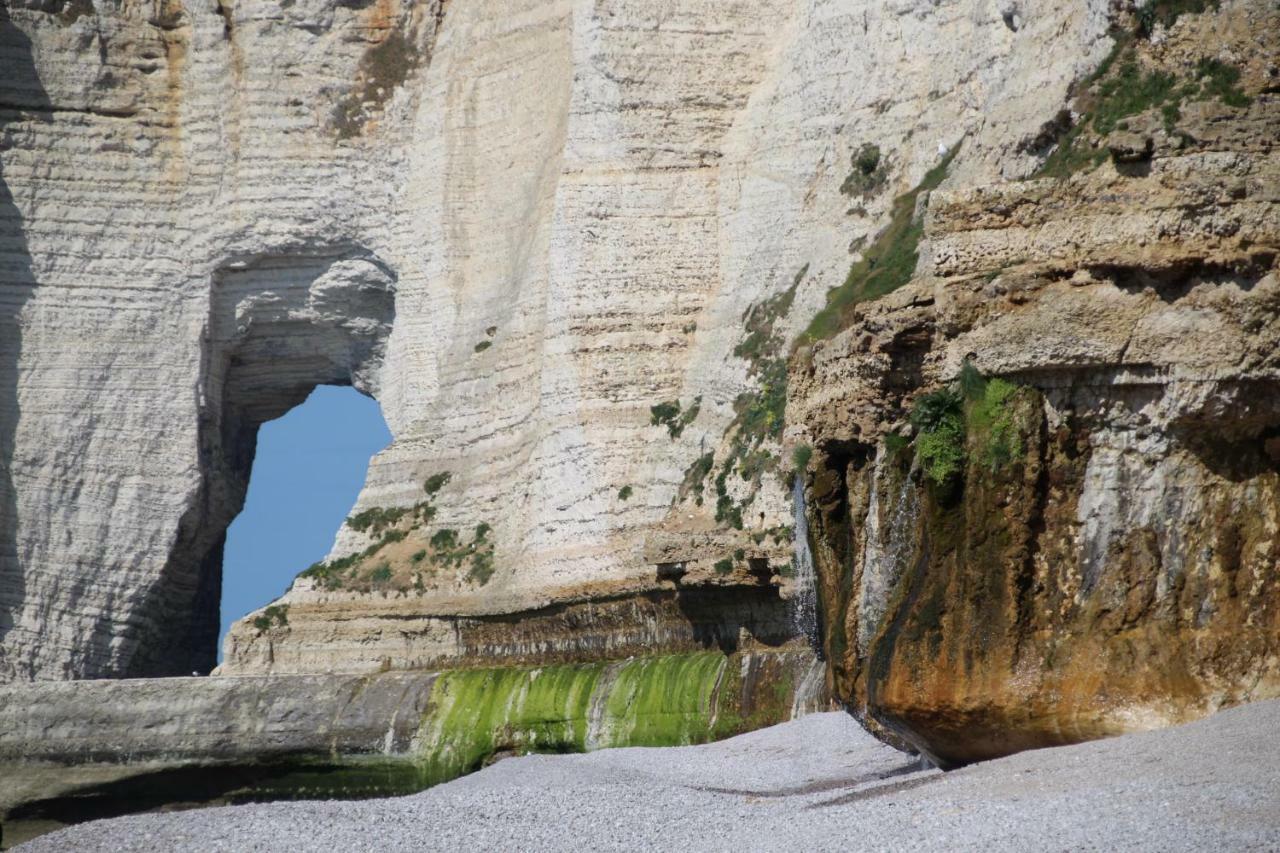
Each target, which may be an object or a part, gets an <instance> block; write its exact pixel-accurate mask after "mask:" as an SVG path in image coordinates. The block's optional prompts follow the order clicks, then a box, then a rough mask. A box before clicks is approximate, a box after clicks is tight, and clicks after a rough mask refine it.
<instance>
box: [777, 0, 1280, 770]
mask: <svg viewBox="0 0 1280 853" xmlns="http://www.w3.org/2000/svg"><path fill="white" fill-rule="evenodd" d="M1278 44H1280V17H1278V13H1277V12H1276V10H1275V9H1274V8H1271V7H1267V6H1266V4H1247V3H1242V4H1224V5H1223V9H1222V10H1221V11H1220V12H1219V13H1218V14H1217V15H1205V16H1192V17H1188V18H1183V19H1181V20H1179V22H1178V23H1177V24H1176V25H1175V26H1174V27H1173V28H1172V30H1171V31H1170V32H1169V33H1168V37H1167V38H1166V39H1165V40H1163V41H1158V42H1139V43H1137V45H1136V46H1135V45H1130V46H1128V47H1125V48H1124V49H1123V50H1122V52H1121V53H1120V54H1119V55H1118V57H1117V63H1118V64H1115V65H1113V67H1112V71H1111V72H1110V73H1109V74H1105V75H1103V76H1102V77H1100V78H1099V80H1098V81H1097V82H1096V83H1095V84H1094V86H1095V88H1094V89H1093V90H1092V92H1093V94H1094V96H1095V97H1096V100H1095V101H1094V109H1095V110H1096V112H1094V113H1091V114H1089V115H1092V116H1093V118H1092V119H1091V120H1090V121H1081V125H1082V126H1084V127H1086V130H1085V134H1086V135H1087V134H1088V133H1089V132H1090V130H1096V129H1097V128H1098V127H1099V126H1100V125H1102V124H1103V121H1102V117H1103V116H1105V115H1106V110H1107V109H1109V107H1108V102H1107V100H1106V92H1107V91H1108V89H1107V86H1108V85H1109V84H1108V81H1109V80H1115V79H1123V78H1126V77H1127V78H1128V79H1130V80H1132V79H1133V77H1134V74H1133V73H1131V72H1130V71H1127V70H1126V64H1127V63H1130V62H1132V63H1134V65H1133V66H1132V67H1133V68H1136V69H1141V71H1140V72H1137V73H1140V74H1147V73H1160V74H1166V75H1168V77H1169V78H1170V79H1172V80H1173V81H1175V86H1176V87H1178V88H1176V89H1175V88H1173V87H1170V91H1183V90H1182V89H1181V87H1186V89H1185V94H1184V95H1181V96H1179V97H1180V98H1181V103H1178V104H1175V106H1176V109H1174V110H1169V109H1165V108H1164V107H1162V104H1161V102H1160V101H1156V102H1155V103H1153V104H1150V108H1149V109H1146V110H1144V111H1141V112H1139V111H1133V112H1134V114H1133V115H1129V116H1127V117H1126V118H1125V119H1123V122H1124V123H1125V124H1127V128H1118V127H1117V129H1116V132H1119V133H1122V134H1123V133H1129V134H1136V135H1137V136H1138V137H1139V139H1140V140H1141V144H1136V145H1135V144H1130V142H1131V140H1128V138H1127V137H1123V138H1121V139H1120V141H1119V142H1116V141H1115V139H1114V137H1108V139H1111V140H1112V142H1111V143H1107V142H1106V141H1105V140H1101V139H1099V140H1098V141H1097V142H1095V143H1094V147H1092V148H1090V147H1083V146H1082V148H1081V149H1080V151H1079V152H1077V153H1080V152H1083V156H1081V157H1079V158H1078V160H1077V162H1076V163H1075V164H1074V165H1071V166H1070V169H1069V173H1067V174H1059V175H1055V176H1052V177H1046V178H1043V179H1039V180H1033V181H1025V182H1014V183H1006V184H1001V185H994V186H990V187H986V188H980V189H972V190H964V189H957V190H953V191H938V192H935V193H934V194H933V195H932V196H931V197H930V198H929V202H928V209H927V213H926V214H925V242H924V249H923V257H924V260H923V262H922V265H921V267H920V269H919V271H918V275H917V277H916V279H915V281H913V282H912V283H911V284H910V285H908V286H907V287H904V288H902V289H901V290H898V291H896V292H894V293H893V294H891V295H890V296H888V297H886V298H883V299H881V300H879V301H875V302H871V303H868V304H866V305H863V306H860V307H859V308H858V309H857V310H856V312H855V313H854V314H853V317H852V324H851V327H850V328H848V329H847V330H846V331H844V332H842V333H841V334H840V335H838V336H837V337H835V338H834V339H832V340H830V341H826V342H820V343H818V344H815V345H814V346H813V347H812V348H811V349H809V350H806V351H804V352H801V353H799V354H798V357H797V359H796V360H795V361H794V362H793V368H794V369H793V372H792V377H791V381H792V384H791V389H792V394H791V398H790V405H789V407H788V429H789V431H790V432H791V435H790V438H791V439H792V440H794V441H795V442H798V443H800V442H803V443H809V444H812V445H813V447H814V449H815V452H814V463H813V464H812V465H811V480H810V486H809V491H808V495H809V508H810V518H811V522H812V524H813V531H814V533H813V536H814V542H813V547H814V553H815V557H816V559H817V563H818V567H819V576H820V581H821V591H822V599H823V601H824V605H825V607H824V615H825V617H826V624H825V643H826V649H827V651H828V654H829V656H830V660H831V675H832V678H833V684H834V686H835V690H836V693H837V694H838V695H839V696H840V697H842V698H843V699H845V700H846V701H848V702H849V703H850V704H851V706H852V707H854V708H855V709H856V710H857V711H858V713H860V714H863V715H865V716H866V717H867V718H868V720H869V723H870V724H871V725H872V726H873V727H878V728H879V729H880V730H881V731H882V733H884V734H885V736H886V737H898V738H904V739H905V740H907V741H908V742H910V743H912V744H915V745H917V746H919V747H920V748H922V749H924V750H926V751H927V752H929V753H930V754H932V755H933V756H935V757H936V758H938V759H939V760H941V761H942V762H944V763H961V762H967V761H973V760H978V759H984V758H990V757H993V756H998V755H1003V754H1007V753H1010V752H1014V751H1016V750H1019V749H1025V748H1029V747H1036V746H1044V745H1051V744H1060V743H1067V742H1073V741H1079V740H1084V739H1088V738H1093V737H1100V736H1105V735H1111V734H1117V733H1120V732H1125V731H1132V730H1136V729H1144V728H1152V727H1157V726H1162V725H1168V724H1171V723H1176V722H1181V721H1186V720H1188V719H1193V718H1196V717H1199V716H1202V715H1204V714H1207V713H1210V712H1212V711H1214V710H1216V709H1219V708H1221V707H1224V706H1230V705H1233V704H1236V703H1240V702H1245V701H1249V700H1254V699H1260V698H1268V697H1275V696H1277V695H1280V606H1278V602H1280V572H1278V571H1277V566H1278V565H1280V438H1277V436H1280V363H1277V360H1276V353H1277V352H1278V351H1280V313H1278V309H1280V265H1278V264H1277V259H1278V258H1280V151H1277V149H1276V147H1275V141H1276V140H1277V139H1280V98H1278V97H1277V95H1276V93H1275V91H1274V83H1273V82H1269V81H1270V80H1271V79H1272V78H1273V77H1274V75H1275V67H1276V66H1275V60H1276V56H1277V46H1278ZM1223 56H1230V57H1231V58H1232V60H1233V61H1234V62H1235V63H1236V64H1237V71H1236V72H1235V73H1234V74H1233V75H1231V77H1232V80H1233V85H1234V86H1238V87H1239V88H1230V87H1222V86H1217V87H1215V86H1210V85H1208V83H1207V82H1206V81H1208V82H1212V81H1213V80H1214V79H1215V77H1214V75H1216V74H1219V73H1220V72H1219V71H1216V70H1215V68H1216V66H1213V65H1211V64H1207V63H1210V62H1211V61H1216V60H1217V59H1218V58H1219V57H1223ZM1145 79H1150V78H1145ZM1188 81H1192V82H1193V83H1195V85H1192V83H1189V82H1188ZM1196 81H1198V82H1196ZM1098 93H1101V95H1099V94H1098ZM1169 97H1170V98H1174V96H1173V95H1170V96H1169ZM1164 103H1165V104H1167V103H1169V101H1165V102H1164ZM1071 138H1072V137H1066V141H1064V142H1063V143H1062V144H1063V145H1064V146H1069V145H1070V144H1071V143H1070V140H1071ZM1126 140H1127V141H1126ZM1086 145H1087V143H1086ZM1064 150H1066V149H1065V147H1064ZM1092 152H1096V153H1092ZM1067 154H1068V155H1070V156H1072V157H1074V156H1076V154H1072V153H1071V152H1069V151H1068V152H1067ZM1064 162H1066V160H1065V159H1064V158H1062V157H1060V158H1059V159H1058V160H1056V161H1055V160H1054V159H1052V158H1051V159H1050V166H1051V167H1052V166H1054V164H1055V163H1056V164H1057V165H1058V166H1059V167H1061V166H1062V164H1063V163H1064ZM1047 171H1051V169H1050V170H1047ZM966 362H967V366H965V365H966ZM983 377H985V378H983Z"/></svg>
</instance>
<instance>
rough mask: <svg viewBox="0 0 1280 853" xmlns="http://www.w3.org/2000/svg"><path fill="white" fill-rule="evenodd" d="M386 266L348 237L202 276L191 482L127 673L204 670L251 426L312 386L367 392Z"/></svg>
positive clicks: (390, 280) (383, 330)
mask: <svg viewBox="0 0 1280 853" xmlns="http://www.w3.org/2000/svg"><path fill="white" fill-rule="evenodd" d="M395 281H396V275H395V273H394V272H393V271H392V270H391V269H390V268H389V267H388V266H387V265H386V264H384V263H383V262H382V261H380V260H379V259H378V258H377V257H375V256H374V255H373V254H372V253H371V252H369V251H367V250H365V249H364V248H362V247H360V246H356V245H338V246H325V245H316V246H300V247H296V248H292V249H289V250H284V251H281V252H279V253H273V254H271V255H267V256H258V257H250V258H236V259H233V260H229V261H227V262H226V263H224V264H223V265H222V266H221V267H220V269H219V270H218V271H217V272H216V273H215V274H214V280H213V294H212V300H211V305H210V316H209V322H208V326H207V328H206V332H205V337H204V364H203V370H202V372H203V377H202V380H203V381H202V385H201V394H202V398H201V415H200V453H199V460H200V470H201V475H202V476H201V480H202V481H201V485H200V488H199V490H198V491H197V493H196V494H195V495H194V496H193V498H192V501H191V503H190V504H189V506H188V509H187V512H186V514H185V515H184V516H183V518H182V521H181V523H180V525H179V529H178V536H177V541H176V542H175V544H174V547H173V550H172V553H171V556H170V558H169V561H168V564H167V565H166V566H165V569H164V571H163V573H162V574H161V579H160V582H159V583H157V584H156V585H155V586H154V587H153V588H152V589H151V590H150V592H149V594H148V599H147V601H146V604H145V605H144V608H143V609H144V612H147V613H148V614H149V615H150V619H149V620H148V621H147V622H146V627H145V629H144V631H145V634H146V635H145V636H141V637H139V638H138V640H139V641H138V643H137V644H136V646H135V648H136V649H137V652H136V653H135V655H134V657H133V660H132V661H131V662H130V664H129V666H128V667H127V669H126V671H125V672H123V673H121V674H124V675H129V676H141V675H175V674H186V673H190V672H193V671H195V672H208V671H209V670H211V669H212V668H213V666H214V661H215V658H216V643H217V637H218V625H219V602H220V599H221V583H222V549H223V544H224V542H225V540H226V530H227V526H228V525H229V524H230V523H231V521H232V519H233V518H235V516H236V514H238V513H239V511H240V509H241V507H242V506H243V505H244V497H245V492H246V490H247V488H248V478H249V474H250V471H251V470H252V467H253V456H254V451H255V447H256V443H257V434H258V428H259V427H260V426H261V425H262V424H263V423H265V422H266V421H269V420H273V419H275V418H278V417H280V416H281V415H283V414H284V413H285V412H287V411H289V410H290V409H291V408H293V407H294V406H296V405H298V404H300V403H301V402H302V401H304V400H305V399H306V398H307V395H308V394H310V393H311V391H312V390H313V389H314V388H315V387H316V386H317V385H343V386H346V385H350V386H353V387H354V388H355V389H356V390H357V391H360V392H361V393H363V394H367V395H369V396H372V397H374V398H375V399H376V396H377V391H378V380H379V375H378V374H379V370H380V368H381V364H382V357H383V351H384V348H385V344H386V339H387V335H388V334H390V330H391V326H392V323H393V322H394V319H395Z"/></svg>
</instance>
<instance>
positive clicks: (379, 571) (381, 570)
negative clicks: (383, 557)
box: [369, 563, 391, 584]
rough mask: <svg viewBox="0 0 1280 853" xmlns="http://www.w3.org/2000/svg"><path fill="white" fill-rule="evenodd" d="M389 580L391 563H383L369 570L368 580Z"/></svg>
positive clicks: (381, 581) (383, 581)
mask: <svg viewBox="0 0 1280 853" xmlns="http://www.w3.org/2000/svg"><path fill="white" fill-rule="evenodd" d="M389 580H391V564H390V563H383V564H382V565H380V566H378V567H376V568H375V569H374V570H373V571H371V572H369V581H370V582H371V583H375V584H383V583H386V582H387V581H389Z"/></svg>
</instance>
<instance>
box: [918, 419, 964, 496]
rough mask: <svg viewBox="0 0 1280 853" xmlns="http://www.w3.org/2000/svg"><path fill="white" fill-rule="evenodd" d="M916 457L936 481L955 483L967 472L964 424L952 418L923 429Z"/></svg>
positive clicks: (936, 483)
mask: <svg viewBox="0 0 1280 853" xmlns="http://www.w3.org/2000/svg"><path fill="white" fill-rule="evenodd" d="M916 458H917V459H918V460H919V461H920V467H921V468H922V469H923V470H924V473H925V476H926V477H928V478H929V479H930V480H931V481H933V483H934V484H935V485H937V486H943V487H946V486H952V485H954V484H955V483H956V481H957V480H958V478H959V477H960V475H962V474H963V473H964V460H965V456H964V425H963V424H962V423H961V422H960V421H959V419H955V420H953V419H950V418H948V419H947V420H945V421H943V422H942V423H940V424H938V425H937V426H936V427H934V428H933V429H931V430H928V431H926V432H922V433H921V434H920V436H919V437H918V438H917V439H916Z"/></svg>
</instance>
